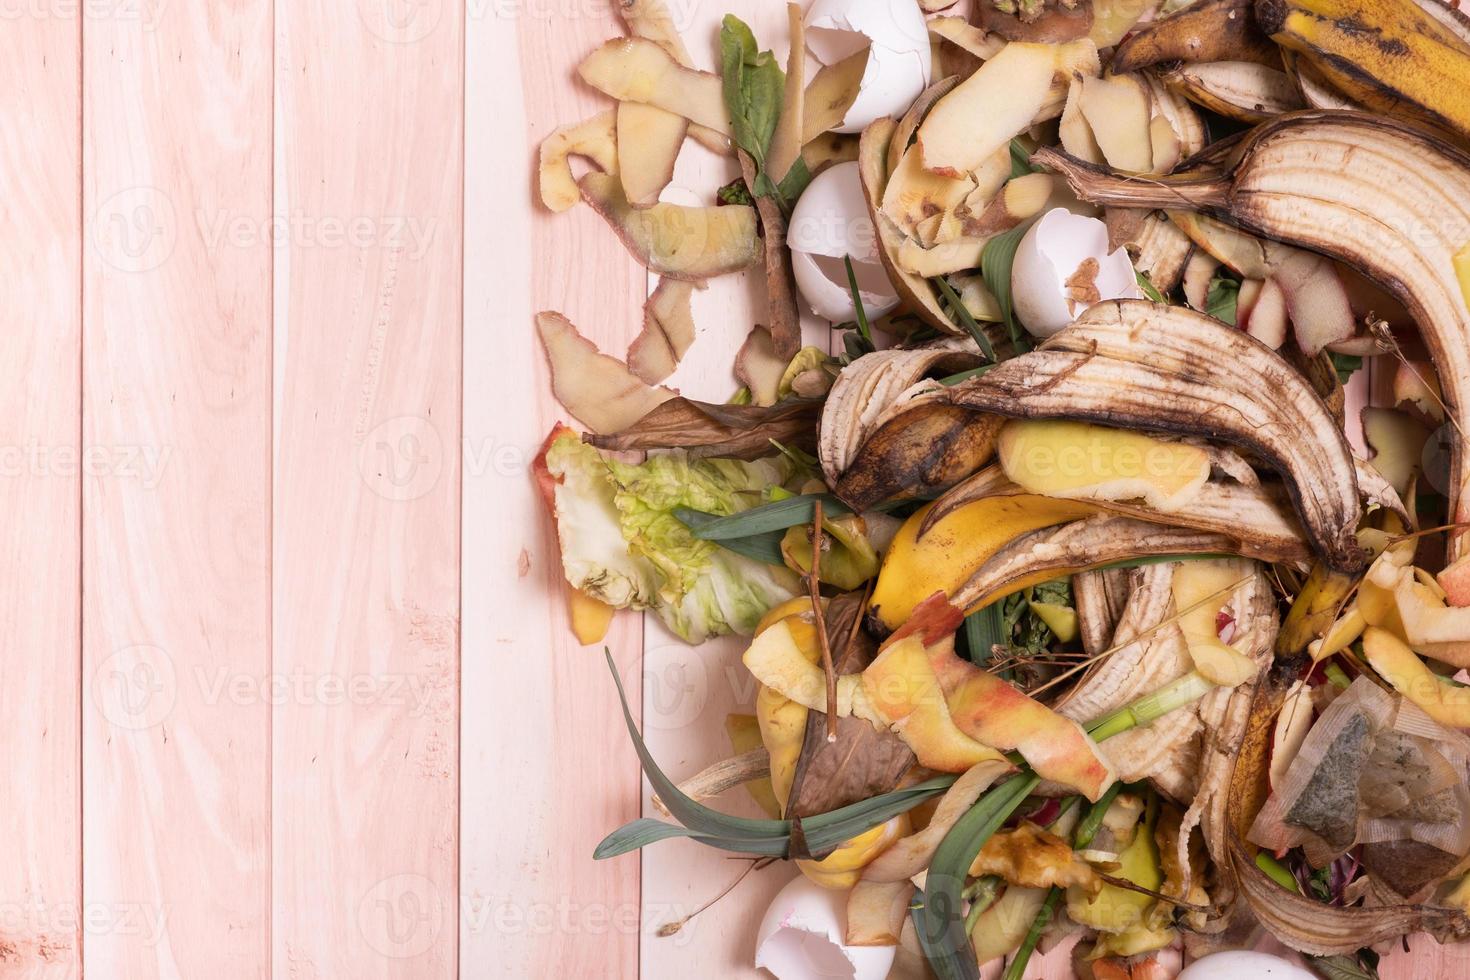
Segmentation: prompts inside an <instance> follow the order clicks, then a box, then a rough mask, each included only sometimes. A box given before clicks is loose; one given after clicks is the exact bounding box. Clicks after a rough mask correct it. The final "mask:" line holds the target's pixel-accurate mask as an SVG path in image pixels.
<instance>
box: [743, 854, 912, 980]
mask: <svg viewBox="0 0 1470 980" xmlns="http://www.w3.org/2000/svg"><path fill="white" fill-rule="evenodd" d="M846 935H847V892H846V891H843V890H838V889H831V888H823V887H822V886H821V885H818V884H817V883H815V882H814V881H812V880H811V879H810V878H807V877H806V876H805V875H797V876H796V877H795V878H793V879H792V880H791V883H790V884H788V885H787V886H786V887H785V888H783V889H781V891H780V892H778V893H777V894H776V897H775V898H774V899H773V900H772V901H771V907H770V908H769V909H768V910H767V911H766V915H765V918H763V919H762V920H761V925H760V930H759V931H758V932H757V933H756V940H755V965H756V969H765V970H769V971H771V973H772V974H773V975H774V976H775V977H776V978H777V980H828V978H845V980H883V978H884V977H886V976H887V975H888V971H889V969H890V968H892V966H893V958H894V955H895V954H896V953H897V951H898V948H897V947H896V946H844V945H843V944H842V940H843V938H844V937H845V936H846Z"/></svg>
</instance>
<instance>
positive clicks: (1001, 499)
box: [871, 494, 1099, 630]
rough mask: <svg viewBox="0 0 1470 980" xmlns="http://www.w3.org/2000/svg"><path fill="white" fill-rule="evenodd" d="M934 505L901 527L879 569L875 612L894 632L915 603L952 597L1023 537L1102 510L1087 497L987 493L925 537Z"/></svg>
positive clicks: (918, 512)
mask: <svg viewBox="0 0 1470 980" xmlns="http://www.w3.org/2000/svg"><path fill="white" fill-rule="evenodd" d="M932 506H933V505H932V504H931V505H929V506H928V507H924V508H922V509H921V510H919V511H917V512H916V513H914V514H913V515H912V516H911V517H909V519H908V520H906V521H905V522H904V524H903V526H902V527H901V528H899V530H898V534H896V535H895V536H894V538H893V542H892V544H890V545H889V547H888V554H887V556H886V557H885V558H884V559H883V567H882V568H881V569H880V570H879V572H878V581H877V583H876V584H875V585H874V587H873V598H872V603H871V606H872V612H873V613H874V614H875V615H876V616H877V618H878V620H879V621H880V622H881V623H882V624H883V625H884V626H886V627H887V628H888V629H890V630H893V629H897V628H898V627H900V626H902V625H903V624H904V623H905V622H907V620H908V618H909V614H910V613H912V612H913V611H914V607H915V606H917V605H918V604H919V603H921V602H923V601H924V600H925V599H927V598H929V597H930V596H931V595H933V594H934V593H935V592H941V591H942V592H943V593H944V594H945V595H947V596H949V595H953V594H954V593H955V592H956V590H958V589H959V587H960V586H961V585H963V584H964V583H965V580H966V579H968V578H969V577H970V575H971V574H973V573H974V572H975V570H976V569H978V568H979V567H980V566H981V565H983V564H984V563H985V562H986V561H987V560H988V559H990V558H992V557H994V556H995V554H996V552H998V551H1000V549H1001V548H1003V547H1005V546H1006V545H1008V544H1010V543H1011V542H1012V541H1014V540H1015V539H1016V538H1019V537H1020V536H1021V535H1023V534H1029V533H1030V532H1032V531H1037V530H1040V529H1042V528H1045V527H1054V526H1056V525H1058V524H1065V523H1067V522H1069V521H1074V520H1078V519H1080V518H1083V517H1089V516H1091V515H1093V514H1096V513H1099V508H1098V507H1097V506H1096V505H1094V504H1091V503H1088V502H1086V501H1080V500H1058V499H1054V498H1051V497H1044V496H1041V495H1040V494H1015V495H1012V496H997V497H983V498H981V499H979V500H976V501H973V502H971V503H968V504H965V505H964V506H963V507H960V508H958V509H957V510H955V511H954V512H953V513H951V514H948V515H946V516H945V517H944V519H943V520H941V521H939V522H938V523H937V524H935V525H934V527H932V528H930V529H929V532H928V533H927V534H925V535H924V536H923V538H922V539H921V538H919V528H920V527H921V526H922V525H923V523H924V517H925V515H927V514H928V512H929V509H930V507H932ZM1047 577H1048V578H1055V577H1056V576H1055V575H1054V574H1052V575H1048V576H1047ZM967 611H968V610H967Z"/></svg>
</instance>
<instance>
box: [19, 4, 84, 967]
mask: <svg viewBox="0 0 1470 980" xmlns="http://www.w3.org/2000/svg"><path fill="white" fill-rule="evenodd" d="M58 6H59V4H57V3H48V4H43V5H42V6H41V7H40V8H39V9H37V10H35V11H34V12H33V13H32V14H31V15H29V16H25V17H21V18H19V19H15V20H12V21H10V22H9V23H7V24H6V25H5V30H3V31H0V120H3V121H4V125H3V128H0V221H3V223H4V225H5V227H7V228H9V229H17V230H18V229H22V228H23V229H25V234H18V233H16V232H15V231H11V232H10V233H7V234H5V235H3V236H0V282H4V283H5V284H6V288H5V289H4V291H3V292H0V322H3V323H4V324H5V329H4V331H3V332H0V447H3V452H4V456H3V458H0V579H3V581H5V582H8V583H11V587H10V588H7V589H5V590H4V591H3V593H0V622H3V623H4V624H5V647H4V652H3V655H0V719H3V721H0V759H4V760H6V764H7V766H8V768H9V772H8V779H7V781H8V783H9V785H10V786H12V787H14V788H17V789H19V788H22V787H23V788H24V792H14V793H10V794H7V795H6V796H5V797H4V798H3V800H0V840H4V841H6V842H7V845H8V846H7V852H8V856H7V859H6V860H5V861H0V909H4V910H5V914H4V916H3V917H0V975H3V976H5V977H7V978H12V980H50V978H57V980H60V978H64V977H76V976H78V975H79V973H80V970H81V945H80V943H81V936H80V922H79V917H78V915H77V912H78V909H79V908H80V905H81V864H80V853H81V795H80V793H81V782H80V780H81V771H80V757H79V753H80V744H79V740H80V737H81V730H80V723H79V719H80V716H79V714H78V712H79V709H80V705H79V700H80V695H81V679H80V668H81V640H80V636H79V632H78V631H79V629H80V603H81V588H80V582H79V579H78V569H79V568H80V558H81V543H80V541H79V535H80V533H81V525H80V493H81V482H80V477H79V475H78V473H77V465H76V464H77V458H78V457H77V450H78V444H79V442H80V435H81V431H80V426H81V418H80V411H81V403H80V398H81V394H80V390H79V382H78V374H79V372H78V366H79V362H80V358H81V253H80V246H81V236H80V234H79V233H78V230H79V229H80V227H81V215H80V211H79V203H80V202H79V199H78V196H79V191H80V179H81V152H82V139H81V129H80V115H81V102H80V99H81V93H80V89H79V85H78V82H79V78H80V67H81V33H80V31H79V29H78V22H77V21H76V20H75V19H74V18H66V17H59V16H57V13H58ZM21 583H24V587H20V584H21Z"/></svg>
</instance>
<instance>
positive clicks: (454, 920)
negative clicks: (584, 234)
mask: <svg viewBox="0 0 1470 980" xmlns="http://www.w3.org/2000/svg"><path fill="white" fill-rule="evenodd" d="M276 38H277V49H276V64H277V74H276V78H277V81H278V88H277V92H276V94H277V113H278V118H279V120H280V126H279V128H278V130H277V134H276V138H277V141H278V143H280V145H281V152H280V171H279V173H278V175H277V182H278V189H279V193H278V195H277V197H278V204H277V207H278V212H277V217H278V219H279V220H282V221H285V222H288V223H289V226H290V228H291V231H290V232H289V234H288V236H287V242H286V244H285V246H284V248H283V249H282V250H280V251H279V252H278V264H277V272H276V275H277V287H278V288H280V289H286V290H288V294H287V297H286V299H285V306H284V311H283V314H282V315H280V316H278V319H277V322H276V337H277V356H278V358H280V357H284V358H285V362H284V366H283V368H282V370H281V372H280V373H279V381H278V385H277V388H276V393H275V394H276V416H277V445H276V454H275V472H274V477H275V505H274V521H275V525H274V530H275V533H274V565H273V568H274V643H275V670H276V672H277V674H278V675H279V676H281V677H283V678H296V677H300V678H303V679H304V684H303V686H302V687H301V688H300V689H297V690H296V691H295V693H293V694H292V695H291V696H289V697H287V698H286V699H284V700H283V701H282V702H281V703H280V704H278V705H277V707H276V711H275V718H274V730H273V734H274V753H273V777H274V805H273V809H272V811H271V823H272V826H273V828H274V838H273V853H272V867H273V877H272V882H273V895H272V897H273V909H272V912H273V921H274V925H273V930H272V941H273V953H274V955H273V968H274V974H275V975H276V976H281V977H288V976H289V977H301V978H307V977H319V978H337V977H353V978H358V980H367V978H378V977H403V978H414V980H435V978H447V977H453V976H455V974H456V970H457V943H458V921H459V917H458V914H457V888H456V871H457V863H458V846H457V832H458V794H457V783H458V775H459V753H458V697H457V690H458V687H457V686H458V681H459V603H460V595H459V557H460V556H459V503H460V452H459V446H460V373H461V347H460V342H461V336H460V304H461V270H462V263H461V243H462V233H463V224H462V217H463V198H462V180H463V130H462V120H463V116H462V113H461V111H460V108H461V106H462V104H463V102H462V100H463V91H462V86H463V77H462V70H463V43H464V33H463V18H462V11H461V9H460V8H458V7H457V6H456V5H454V4H451V3H447V2H446V3H427V4H412V3H397V2H386V3H384V2H366V0H365V2H362V3H354V4H343V3H340V2H335V0H280V2H278V3H277V5H276Z"/></svg>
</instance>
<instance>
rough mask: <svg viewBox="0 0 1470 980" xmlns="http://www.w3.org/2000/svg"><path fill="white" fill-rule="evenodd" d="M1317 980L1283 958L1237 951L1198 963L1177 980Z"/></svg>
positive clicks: (1202, 959) (1197, 961)
mask: <svg viewBox="0 0 1470 980" xmlns="http://www.w3.org/2000/svg"><path fill="white" fill-rule="evenodd" d="M1314 976H1315V974H1313V973H1310V972H1308V971H1307V970H1305V969H1303V968H1302V967H1300V966H1298V965H1297V964H1295V963H1293V962H1291V961H1290V960H1285V959H1282V958H1281V957H1279V956H1272V955H1271V954H1270V953H1257V952H1254V951H1252V950H1245V949H1236V950H1229V951H1226V952H1224V953H1211V954H1210V955H1209V956H1203V957H1201V958H1199V959H1197V960H1195V961H1194V962H1193V963H1191V964H1189V965H1188V966H1186V967H1185V968H1184V970H1183V972H1181V973H1180V974H1179V976H1178V977H1177V978H1175V980H1312V978H1313V977H1314Z"/></svg>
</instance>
